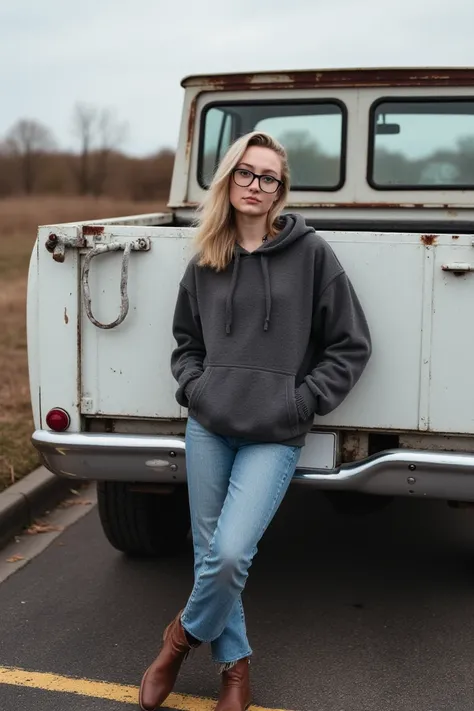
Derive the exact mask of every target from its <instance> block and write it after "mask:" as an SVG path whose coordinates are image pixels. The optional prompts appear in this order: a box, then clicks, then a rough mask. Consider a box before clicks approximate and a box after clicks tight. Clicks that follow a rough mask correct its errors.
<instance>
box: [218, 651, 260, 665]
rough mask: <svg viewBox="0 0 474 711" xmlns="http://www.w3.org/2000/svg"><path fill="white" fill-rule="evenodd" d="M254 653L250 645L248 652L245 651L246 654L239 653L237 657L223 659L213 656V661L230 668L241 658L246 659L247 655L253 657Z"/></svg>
mask: <svg viewBox="0 0 474 711" xmlns="http://www.w3.org/2000/svg"><path fill="white" fill-rule="evenodd" d="M252 654H253V652H252V650H251V649H250V647H249V650H248V652H246V653H244V654H239V656H238V657H236V658H235V659H231V660H226V661H222V660H221V659H214V657H213V658H212V661H213V662H214V664H219V666H220V667H224V666H226V667H229V668H230V666H233V665H234V664H237V662H238V661H240V659H245V658H246V657H251V656H252Z"/></svg>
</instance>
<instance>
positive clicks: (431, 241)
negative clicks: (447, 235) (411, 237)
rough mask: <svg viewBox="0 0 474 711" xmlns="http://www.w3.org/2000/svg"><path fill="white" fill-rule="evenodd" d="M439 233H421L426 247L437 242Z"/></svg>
mask: <svg viewBox="0 0 474 711" xmlns="http://www.w3.org/2000/svg"><path fill="white" fill-rule="evenodd" d="M437 239H438V235H421V241H422V242H423V244H424V245H426V247H431V245H433V244H436V241H437Z"/></svg>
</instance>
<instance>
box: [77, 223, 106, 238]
mask: <svg viewBox="0 0 474 711" xmlns="http://www.w3.org/2000/svg"><path fill="white" fill-rule="evenodd" d="M103 232H104V225H84V226H83V228H82V234H83V236H84V237H86V236H87V237H93V236H94V235H101V234H102V233H103Z"/></svg>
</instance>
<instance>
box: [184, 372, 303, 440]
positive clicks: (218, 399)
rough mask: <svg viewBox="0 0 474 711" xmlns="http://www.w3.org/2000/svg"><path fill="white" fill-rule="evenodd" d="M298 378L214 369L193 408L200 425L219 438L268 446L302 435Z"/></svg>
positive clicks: (197, 392) (202, 380) (197, 391)
mask: <svg viewBox="0 0 474 711" xmlns="http://www.w3.org/2000/svg"><path fill="white" fill-rule="evenodd" d="M294 392H295V376H294V375H290V374H288V373H282V372H280V371H273V370H261V369H256V368H250V367H249V368H246V367H243V366H228V365H211V366H208V367H207V368H206V370H205V372H204V375H203V376H202V377H201V378H200V380H199V382H198V383H197V384H196V387H195V388H194V390H193V392H192V396H191V402H190V404H189V406H190V411H191V412H192V414H194V415H196V416H197V418H198V419H199V422H200V423H201V424H202V425H203V427H206V428H207V429H209V430H211V431H212V432H216V433H217V434H222V435H226V436H230V437H232V436H234V437H246V438H248V439H255V440H260V441H267V442H278V441H280V440H284V439H288V438H290V437H294V436H296V435H297V434H298V412H297V409H296V402H295V397H294Z"/></svg>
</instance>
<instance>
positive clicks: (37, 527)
mask: <svg viewBox="0 0 474 711" xmlns="http://www.w3.org/2000/svg"><path fill="white" fill-rule="evenodd" d="M63 530H64V526H53V524H51V523H41V521H38V522H37V523H33V524H31V526H30V527H29V528H27V529H26V533H29V534H30V535H32V536H34V535H36V534H37V533H50V532H51V531H63Z"/></svg>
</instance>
